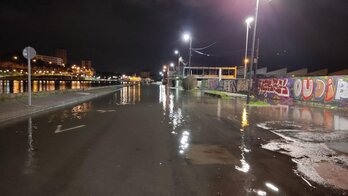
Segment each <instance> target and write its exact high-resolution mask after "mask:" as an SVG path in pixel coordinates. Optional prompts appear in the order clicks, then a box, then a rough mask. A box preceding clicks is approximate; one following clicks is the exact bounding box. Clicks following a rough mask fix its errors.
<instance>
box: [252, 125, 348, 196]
mask: <svg viewBox="0 0 348 196" xmlns="http://www.w3.org/2000/svg"><path fill="white" fill-rule="evenodd" d="M257 126H258V127H260V128H263V129H266V130H269V131H271V132H273V133H274V134H276V135H278V136H279V137H280V138H281V139H275V140H271V141H269V143H267V144H264V145H262V148H264V149H267V150H271V151H275V152H279V153H282V154H286V155H289V156H290V157H292V161H293V162H295V163H296V164H297V169H296V170H295V173H297V174H299V175H300V176H301V177H304V178H305V179H307V180H310V181H312V182H316V183H318V184H322V185H326V186H331V187H336V188H340V189H345V190H348V180H342V178H346V176H347V175H348V156H347V155H346V154H344V153H341V152H339V151H337V149H335V148H333V147H331V146H332V145H331V146H330V145H328V143H329V144H330V143H333V144H337V143H338V144H340V145H334V146H335V147H337V146H338V147H337V148H342V147H341V146H342V145H343V146H346V144H347V139H348V133H347V131H328V130H322V129H320V127H315V126H308V125H306V124H300V123H298V122H297V123H295V122H276V121H270V122H265V123H260V124H258V125H257ZM330 147H331V148H330ZM347 179H348V178H347Z"/></svg>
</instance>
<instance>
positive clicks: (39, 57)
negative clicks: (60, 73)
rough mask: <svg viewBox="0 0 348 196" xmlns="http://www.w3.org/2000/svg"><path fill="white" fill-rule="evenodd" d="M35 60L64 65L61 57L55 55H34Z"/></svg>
mask: <svg viewBox="0 0 348 196" xmlns="http://www.w3.org/2000/svg"><path fill="white" fill-rule="evenodd" d="M34 59H36V60H40V61H43V62H46V63H49V64H56V65H60V66H63V67H64V66H65V64H64V61H63V59H62V58H59V57H55V56H45V55H40V54H38V55H36V56H35V58H34Z"/></svg>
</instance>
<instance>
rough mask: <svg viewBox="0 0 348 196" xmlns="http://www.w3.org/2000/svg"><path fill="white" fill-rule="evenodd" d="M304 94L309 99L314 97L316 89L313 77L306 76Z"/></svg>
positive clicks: (303, 86) (303, 87)
mask: <svg viewBox="0 0 348 196" xmlns="http://www.w3.org/2000/svg"><path fill="white" fill-rule="evenodd" d="M302 84H303V85H302V95H303V99H304V100H309V99H310V98H311V97H312V94H313V90H314V82H313V79H309V78H306V79H304V80H303V82H302Z"/></svg>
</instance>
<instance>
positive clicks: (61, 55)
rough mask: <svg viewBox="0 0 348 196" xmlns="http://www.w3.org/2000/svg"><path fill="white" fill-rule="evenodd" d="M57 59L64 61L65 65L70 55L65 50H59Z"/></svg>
mask: <svg viewBox="0 0 348 196" xmlns="http://www.w3.org/2000/svg"><path fill="white" fill-rule="evenodd" d="M56 57H58V58H61V59H63V63H64V64H65V65H66V64H67V63H68V53H67V51H66V50H65V49H57V50H56Z"/></svg>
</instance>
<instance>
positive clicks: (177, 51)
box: [174, 50, 181, 72]
mask: <svg viewBox="0 0 348 196" xmlns="http://www.w3.org/2000/svg"><path fill="white" fill-rule="evenodd" d="M174 54H176V55H178V68H177V69H179V72H180V58H181V56H180V52H179V50H175V51H174Z"/></svg>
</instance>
